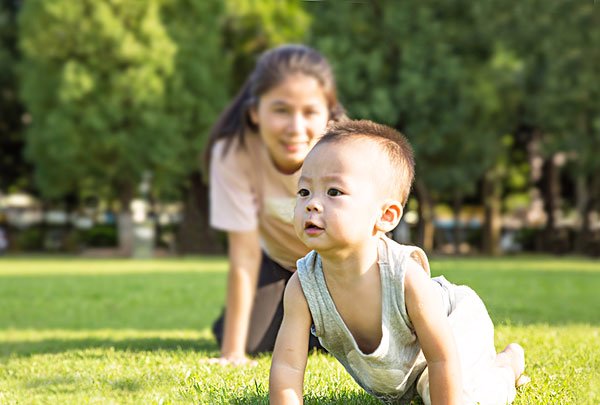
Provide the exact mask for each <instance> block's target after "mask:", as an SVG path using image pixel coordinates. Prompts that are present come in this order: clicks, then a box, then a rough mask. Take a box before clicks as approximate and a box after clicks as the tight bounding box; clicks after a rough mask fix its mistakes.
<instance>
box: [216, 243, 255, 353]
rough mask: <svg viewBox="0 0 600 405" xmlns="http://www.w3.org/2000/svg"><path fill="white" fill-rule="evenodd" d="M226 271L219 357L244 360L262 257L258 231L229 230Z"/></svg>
mask: <svg viewBox="0 0 600 405" xmlns="http://www.w3.org/2000/svg"><path fill="white" fill-rule="evenodd" d="M227 238H228V242H229V251H228V255H229V274H228V278H227V301H226V310H225V324H224V329H223V342H222V345H221V359H222V360H224V361H225V362H228V363H229V362H231V363H245V362H246V361H247V358H246V342H247V340H248V329H249V327H250V314H251V311H252V304H253V301H254V295H255V293H256V284H257V281H258V273H259V269H260V261H261V255H262V253H261V248H260V242H259V236H258V231H249V232H228V234H227Z"/></svg>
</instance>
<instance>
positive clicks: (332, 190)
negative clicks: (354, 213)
mask: <svg viewBox="0 0 600 405" xmlns="http://www.w3.org/2000/svg"><path fill="white" fill-rule="evenodd" d="M327 195H328V196H329V197H339V196H341V195H342V192H341V191H340V190H338V189H337V188H330V189H329V190H327Z"/></svg>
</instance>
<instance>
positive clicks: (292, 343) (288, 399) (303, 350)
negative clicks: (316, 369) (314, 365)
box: [269, 274, 312, 404]
mask: <svg viewBox="0 0 600 405" xmlns="http://www.w3.org/2000/svg"><path fill="white" fill-rule="evenodd" d="M283 310H284V315H283V322H282V323H281V327H280V328H279V333H278V334H277V341H276V342H275V349H274V350H273V360H272V362H271V375H270V378H269V397H270V402H271V404H301V403H302V386H303V383H304V370H305V369H306V361H307V356H308V338H309V333H310V325H311V322H312V318H311V315H310V310H309V309H308V303H307V302H306V298H305V297H304V293H303V292H302V288H301V286H300V280H299V279H298V274H294V275H292V277H291V278H290V281H289V282H288V285H287V287H286V288H285V293H284V296H283Z"/></svg>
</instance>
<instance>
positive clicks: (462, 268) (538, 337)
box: [0, 257, 600, 405]
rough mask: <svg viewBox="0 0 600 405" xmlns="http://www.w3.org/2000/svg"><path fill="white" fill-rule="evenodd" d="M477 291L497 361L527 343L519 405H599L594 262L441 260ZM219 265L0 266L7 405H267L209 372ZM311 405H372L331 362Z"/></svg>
mask: <svg viewBox="0 0 600 405" xmlns="http://www.w3.org/2000/svg"><path fill="white" fill-rule="evenodd" d="M432 271H433V273H434V274H441V273H443V274H444V275H445V276H446V277H447V278H448V279H449V280H451V281H454V282H457V283H465V284H469V285H471V286H472V287H473V288H474V289H475V290H476V291H478V292H479V293H480V295H481V296H482V297H483V298H484V300H485V301H486V304H487V305H488V308H489V310H490V313H491V315H492V318H493V319H494V321H495V322H496V324H497V329H496V343H497V347H498V348H499V349H500V348H502V347H503V346H504V345H506V344H507V343H509V342H511V341H518V342H521V343H522V344H523V346H524V347H525V349H526V354H527V364H528V365H527V373H528V374H529V375H530V376H531V377H532V382H531V383H530V384H529V385H528V386H526V387H525V388H523V389H522V390H520V392H519V395H518V397H517V401H516V402H515V404H517V405H518V404H591V405H595V404H598V403H600V386H599V382H598V381H599V380H600V379H598V378H597V376H598V375H600V343H599V342H600V298H598V297H599V295H598V293H597V291H599V290H600V263H599V262H595V261H590V260H580V259H575V258H569V259H560V260H555V259H554V258H530V257H528V258H523V259H521V258H508V259H434V260H433V261H432ZM225 276H226V262H225V260H224V259H214V258H211V259H200V258H195V259H182V260H172V259H168V260H156V261H130V260H110V261H109V260H91V259H90V260H88V259H86V260H80V259H74V258H59V259H56V258H49V259H48V258H36V259H27V258H18V259H12V258H11V259H6V258H3V259H0V404H5V403H6V404H13V403H14V404H17V403H18V404H22V403H23V404H30V403H36V404H37V403H40V404H58V403H60V404H81V403H98V404H107V403H108V404H111V403H114V404H169V403H200V404H205V403H206V404H214V403H217V404H219V403H237V404H254V403H265V404H266V403H267V402H268V397H267V391H268V369H269V365H270V356H261V357H259V358H258V366H257V367H255V368H252V367H242V368H232V367H225V368H223V367H220V366H216V365H213V364H209V363H207V361H206V360H207V359H208V358H210V357H212V356H215V355H217V353H218V352H217V346H216V343H215V342H214V340H213V338H212V336H211V333H210V324H211V322H212V320H213V319H214V318H215V317H216V316H217V314H218V313H219V311H220V309H221V305H222V302H223V296H224V290H225ZM305 387H306V391H305V394H306V402H307V403H314V404H317V403H318V404H326V403H332V404H347V403H354V404H375V403H377V402H376V401H374V400H372V399H371V398H369V397H368V395H366V394H365V393H364V392H363V391H362V390H361V389H360V388H359V387H358V386H357V385H356V384H355V383H354V382H353V381H352V380H351V378H350V377H349V376H348V375H347V374H346V373H345V371H344V370H343V369H342V368H341V366H339V365H338V364H337V362H336V361H335V360H334V359H332V358H331V357H330V356H328V355H324V354H320V353H315V354H312V355H311V356H310V358H309V364H308V370H307V374H306V381H305Z"/></svg>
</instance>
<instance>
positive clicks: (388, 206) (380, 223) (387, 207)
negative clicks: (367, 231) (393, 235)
mask: <svg viewBox="0 0 600 405" xmlns="http://www.w3.org/2000/svg"><path fill="white" fill-rule="evenodd" d="M400 218H402V204H400V202H399V201H397V200H387V201H385V203H384V204H383V206H382V210H381V216H380V217H379V219H378V220H377V225H376V228H377V230H379V231H381V232H384V233H385V232H390V231H392V230H393V229H394V228H395V227H396V226H397V225H398V222H400Z"/></svg>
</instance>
